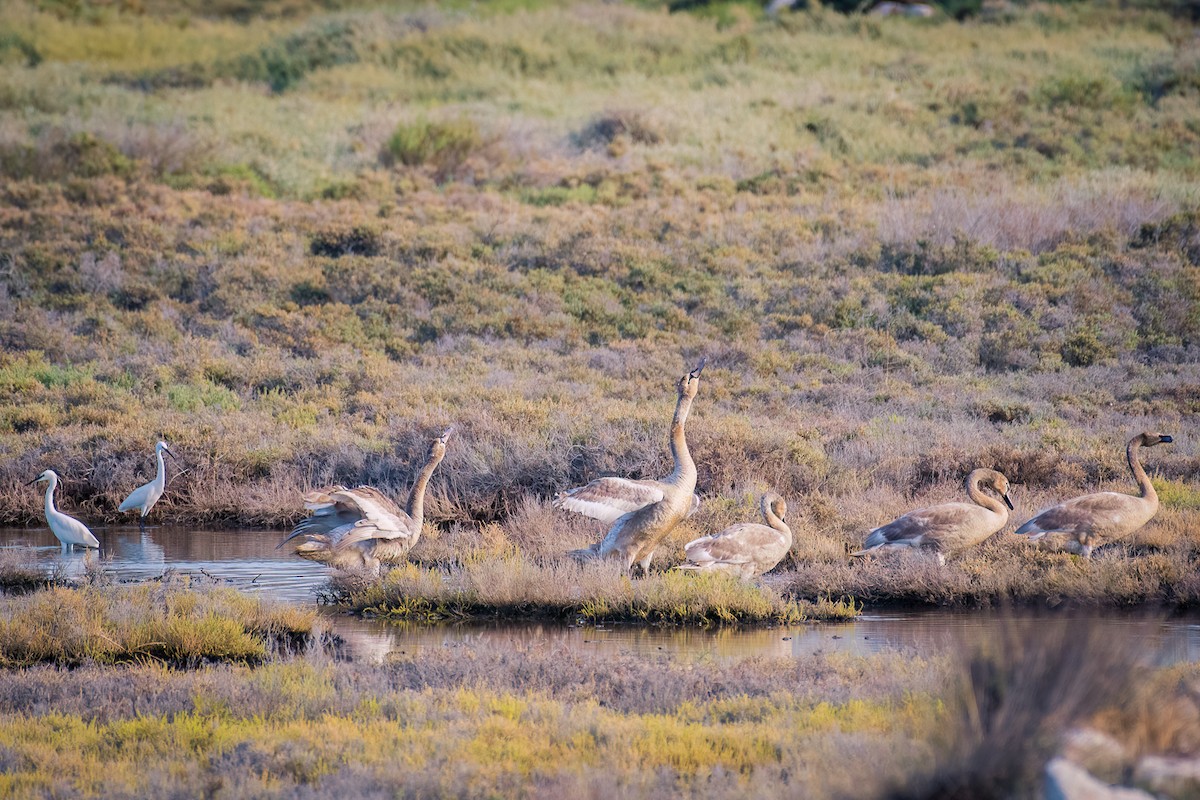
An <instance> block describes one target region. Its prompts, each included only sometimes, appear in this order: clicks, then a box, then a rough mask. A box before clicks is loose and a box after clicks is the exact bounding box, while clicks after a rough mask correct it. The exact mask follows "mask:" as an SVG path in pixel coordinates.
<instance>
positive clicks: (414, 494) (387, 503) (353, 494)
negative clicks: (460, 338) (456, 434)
mask: <svg viewBox="0 0 1200 800" xmlns="http://www.w3.org/2000/svg"><path fill="white" fill-rule="evenodd" d="M453 430H454V428H453V426H452V427H450V428H447V429H446V430H445V431H444V432H443V433H442V435H441V436H439V437H437V438H436V439H434V440H433V443H432V444H431V445H430V447H429V458H428V460H427V461H426V463H425V466H424V468H423V469H422V470H421V472H420V474H419V475H417V481H416V483H414V484H413V488H412V491H411V492H410V493H409V495H408V506H407V508H406V510H404V511H401V510H400V509H399V508H398V507H397V506H396V504H395V503H393V502H392V501H391V500H389V499H388V498H387V497H385V496H384V495H383V494H382V493H381V492H380V491H379V490H378V489H373V488H371V487H370V486H359V487H358V488H357V489H347V488H346V487H344V486H330V487H327V488H324V489H318V490H316V491H312V492H309V493H308V494H306V495H304V507H305V508H307V509H309V510H310V511H312V512H313V513H312V516H310V517H306V518H305V519H302V520H300V522H299V523H298V524H297V525H296V527H295V528H293V529H292V532H291V534H290V535H289V536H288V537H287V538H286V539H284V540H283V541H282V542H280V543H279V545H278V546H277V547H276V549H279V548H280V547H283V546H284V545H285V544H287V543H288V542H290V541H291V540H292V539H295V538H296V537H297V536H306V537H307V541H305V542H304V544H302V545H300V546H299V547H298V548H297V553H298V554H299V555H301V556H304V557H305V558H312V559H314V560H316V561H330V562H332V563H334V564H335V565H337V566H350V565H360V564H361V565H365V566H369V567H372V568H374V569H376V570H378V569H379V565H380V563H381V562H385V563H396V562H399V561H403V560H404V558H405V557H406V556H407V555H408V551H409V550H411V549H412V548H413V545H415V544H416V543H417V540H418V539H420V538H421V526H422V524H423V523H424V518H425V487H426V486H428V485H429V479H430V477H432V475H433V471H434V470H435V469H437V465H438V464H440V463H441V461H442V459H443V458H444V457H445V455H446V440H447V439H448V438H449V437H450V434H451V432H452V431H453Z"/></svg>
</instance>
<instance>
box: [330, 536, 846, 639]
mask: <svg viewBox="0 0 1200 800" xmlns="http://www.w3.org/2000/svg"><path fill="white" fill-rule="evenodd" d="M335 585H337V586H338V588H339V589H340V591H339V594H340V595H341V598H342V600H343V602H344V603H345V604H346V605H348V606H349V607H350V608H351V609H353V610H354V611H356V612H358V613H362V614H366V615H370V616H381V617H390V618H396V619H415V620H438V619H445V618H454V617H473V616H498V617H509V618H518V619H520V618H528V617H531V616H548V617H558V618H563V619H569V620H587V621H590V622H611V621H626V622H630V621H632V622H653V623H668V624H685V623H700V624H710V623H737V622H748V623H763V622H767V623H793V622H802V621H806V620H845V619H852V618H854V617H855V616H856V615H857V614H858V608H857V607H856V605H855V604H854V603H853V602H852V601H844V600H829V599H827V598H820V599H818V600H816V601H815V602H809V601H807V600H800V601H795V600H787V599H785V598H784V597H782V596H781V595H780V594H779V593H778V592H776V591H775V590H773V589H771V588H769V587H763V586H758V585H756V584H753V583H749V582H746V581H743V580H739V579H736V578H731V577H729V576H726V575H720V574H700V575H686V574H683V573H679V572H663V573H654V574H651V575H648V576H646V577H644V578H641V579H638V580H631V579H630V578H629V576H628V575H625V574H622V570H621V569H620V566H619V565H617V564H609V563H604V564H586V565H582V566H580V565H577V564H574V563H571V562H566V563H562V562H558V563H547V564H536V563H533V562H531V561H530V560H528V559H525V558H522V557H521V556H520V555H519V554H517V553H509V554H507V555H505V556H481V557H478V558H472V559H468V560H467V561H466V562H465V563H463V564H462V565H461V566H455V567H450V568H445V569H439V568H436V567H433V568H425V567H421V566H418V565H413V564H409V565H405V566H403V567H399V568H396V569H393V570H391V571H390V572H388V573H387V575H386V576H385V577H384V578H383V580H381V581H367V582H365V583H360V582H359V580H357V579H354V578H350V579H343V581H342V582H341V584H335Z"/></svg>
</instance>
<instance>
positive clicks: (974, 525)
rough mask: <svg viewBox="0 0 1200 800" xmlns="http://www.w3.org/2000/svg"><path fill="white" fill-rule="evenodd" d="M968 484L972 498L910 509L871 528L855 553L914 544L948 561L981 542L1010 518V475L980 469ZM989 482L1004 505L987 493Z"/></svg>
mask: <svg viewBox="0 0 1200 800" xmlns="http://www.w3.org/2000/svg"><path fill="white" fill-rule="evenodd" d="M966 485H967V496H968V497H970V498H971V501H972V502H970V503H942V504H941V505H936V506H929V507H928V508H919V509H917V510H916V511H910V512H908V513H907V514H905V515H904V516H902V517H900V518H899V519H897V520H894V521H892V522H889V523H888V524H887V525H884V526H882V527H879V528H876V529H875V530H873V531H871V533H870V534H869V535H868V536H867V540H866V541H865V542H863V549H862V550H859V551H858V552H856V553H851V555H852V556H865V555H867V554H868V553H877V552H887V551H892V550H899V549H900V548H914V549H919V550H932V551H933V552H935V553H937V558H938V562H939V563H941V564H945V563H946V554H947V553H954V552H957V551H959V550H965V549H967V548H968V547H974V546H975V545H977V544H979V543H980V542H982V541H983V540H984V539H986V538H988V537H989V536H991V535H992V534H993V533H995V532H996V531H998V530H1000V529H1001V528H1003V527H1004V525H1005V524H1006V523H1007V522H1008V510H1009V509H1010V508H1012V507H1013V504H1012V500H1011V499H1010V498H1009V496H1008V478H1006V477H1004V476H1003V475H1001V474H1000V473H999V472H996V470H994V469H976V470H972V471H971V474H970V475H968V476H967V484H966ZM985 485H986V486H990V487H991V488H992V489H994V490H996V492H997V493H998V494H999V495H1000V496H1001V497H1002V498H1003V499H1004V505H1001V504H1000V502H999V501H998V500H996V499H995V498H993V497H991V496H989V495H986V494H984V492H983V489H982V488H981V487H983V486H985ZM1004 506H1008V508H1005V507H1004Z"/></svg>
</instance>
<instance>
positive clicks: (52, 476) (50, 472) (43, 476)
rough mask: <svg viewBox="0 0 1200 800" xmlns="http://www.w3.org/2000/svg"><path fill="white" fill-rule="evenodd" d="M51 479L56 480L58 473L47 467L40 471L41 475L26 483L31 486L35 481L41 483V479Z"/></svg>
mask: <svg viewBox="0 0 1200 800" xmlns="http://www.w3.org/2000/svg"><path fill="white" fill-rule="evenodd" d="M52 480H58V473H57V472H55V471H54V470H52V469H48V470H45V471H44V472H42V474H41V475H38V476H37V477H36V478H34V479H33V480H31V481H30V482H29V483H28V484H26V485H27V486H32V485H33V484H35V483H41V482H42V481H52Z"/></svg>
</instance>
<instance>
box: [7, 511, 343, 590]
mask: <svg viewBox="0 0 1200 800" xmlns="http://www.w3.org/2000/svg"><path fill="white" fill-rule="evenodd" d="M92 532H93V533H95V534H96V538H97V539H99V540H100V551H99V553H97V552H96V551H94V550H93V551H85V550H72V551H70V552H67V553H63V552H62V550H61V549H60V548H59V545H58V540H57V539H55V538H54V534H52V533H51V532H50V530H49V529H48V528H28V529H10V530H0V547H29V548H33V550H34V552H35V553H36V555H37V559H38V561H39V562H41V563H44V564H45V565H46V567H47V569H54V570H56V571H58V573H59V574H62V575H66V576H67V577H78V576H80V575H82V574H83V573H84V571H85V570H86V569H87V563H88V560H89V559H93V560H94V559H97V558H98V559H99V561H100V564H101V565H102V566H103V569H104V570H105V571H106V572H109V573H111V574H112V575H113V576H114V577H115V578H116V579H117V580H147V579H149V578H157V577H159V576H161V575H162V574H163V573H164V572H166V571H167V570H168V569H170V570H174V572H175V573H176V574H179V575H193V576H197V577H209V578H214V579H216V580H219V581H222V582H226V583H228V584H229V585H231V586H234V587H236V588H238V589H241V590H243V591H247V592H268V593H270V595H271V596H272V597H275V598H278V599H280V600H286V601H288V602H292V603H312V602H315V600H316V592H317V590H319V589H320V588H321V587H322V586H324V585H325V583H326V581H327V580H328V578H329V572H328V570H327V569H326V568H325V567H323V566H321V565H320V564H314V563H312V562H310V561H305V560H304V559H301V558H297V557H296V556H295V555H293V554H292V552H291V551H289V550H286V549H284V550H276V549H275V545H277V544H279V542H280V541H282V539H283V537H284V534H281V533H279V532H277V531H245V530H226V531H196V530H191V529H189V528H176V527H161V528H156V527H152V528H147V529H146V531H145V532H142V531H139V530H138V529H137V528H133V527H130V528H124V527H122V528H99V529H96V528H93V529H92Z"/></svg>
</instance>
